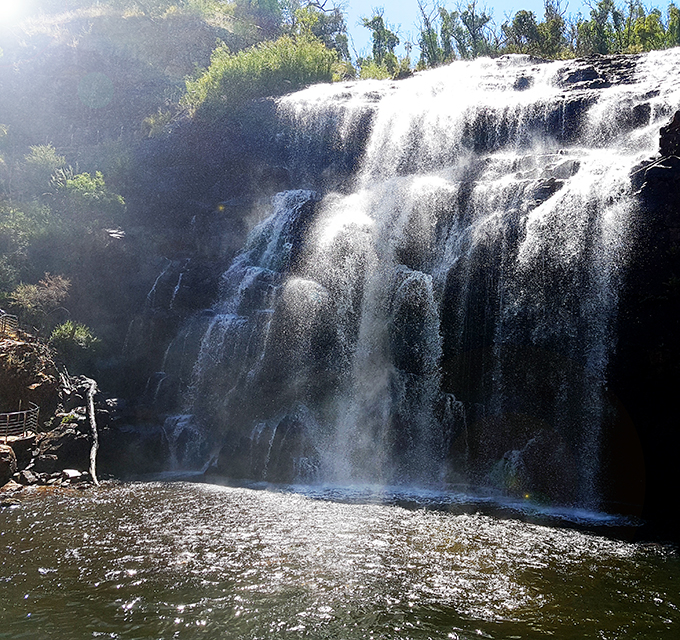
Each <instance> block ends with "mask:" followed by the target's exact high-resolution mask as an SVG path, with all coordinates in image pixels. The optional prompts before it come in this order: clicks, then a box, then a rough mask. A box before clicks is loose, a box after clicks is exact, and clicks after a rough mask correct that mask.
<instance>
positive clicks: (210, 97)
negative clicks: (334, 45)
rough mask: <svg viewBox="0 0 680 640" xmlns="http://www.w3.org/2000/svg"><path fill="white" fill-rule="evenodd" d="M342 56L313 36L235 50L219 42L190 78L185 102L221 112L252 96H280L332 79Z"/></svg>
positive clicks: (199, 109)
mask: <svg viewBox="0 0 680 640" xmlns="http://www.w3.org/2000/svg"><path fill="white" fill-rule="evenodd" d="M336 60H337V54H336V53H335V52H334V51H331V50H329V49H327V48H326V47H325V46H324V44H323V43H322V42H320V41H319V40H317V39H316V38H313V37H305V36H303V37H300V38H291V37H289V36H284V37H282V38H279V39H278V40H276V41H274V42H263V43H261V44H259V45H257V46H255V47H252V48H250V49H247V50H245V51H240V52H239V53H236V54H232V53H231V52H230V51H229V49H228V47H227V46H226V45H220V46H219V47H218V48H217V49H215V51H214V52H213V54H212V57H211V60H210V66H209V67H208V69H207V71H206V72H205V73H204V74H203V75H201V76H200V77H199V78H197V79H196V80H189V81H187V95H186V97H185V106H188V107H189V108H191V109H192V110H194V111H199V112H204V113H205V112H208V113H211V114H212V115H220V114H221V113H222V112H224V111H226V110H227V109H237V108H239V107H240V106H243V105H244V104H245V103H246V102H247V101H249V100H252V99H253V98H259V97H264V96H278V95H282V94H284V93H289V92H291V91H296V90H298V89H300V88H302V87H304V86H306V85H309V84H314V83H316V82H330V81H331V80H332V77H333V64H334V63H335V61H336Z"/></svg>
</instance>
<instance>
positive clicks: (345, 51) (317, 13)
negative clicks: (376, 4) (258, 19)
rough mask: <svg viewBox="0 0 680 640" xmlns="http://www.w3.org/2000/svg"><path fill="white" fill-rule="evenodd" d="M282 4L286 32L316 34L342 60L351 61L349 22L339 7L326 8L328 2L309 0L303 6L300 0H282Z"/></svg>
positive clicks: (292, 34) (301, 34)
mask: <svg viewBox="0 0 680 640" xmlns="http://www.w3.org/2000/svg"><path fill="white" fill-rule="evenodd" d="M280 4H281V7H282V11H283V14H284V23H285V33H287V34H288V35H291V36H294V37H299V36H314V37H315V38H317V39H319V40H321V42H323V43H324V45H325V46H326V47H327V48H328V49H333V50H334V51H336V52H337V54H338V58H339V59H340V60H343V61H347V62H350V54H349V42H348V40H347V24H346V23H345V17H344V15H343V14H342V11H341V9H340V8H339V7H337V6H333V7H331V8H329V9H326V2H324V3H318V2H307V4H306V5H305V6H303V5H302V4H301V1H300V0H282V2H281V3H280Z"/></svg>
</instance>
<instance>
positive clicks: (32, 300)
mask: <svg viewBox="0 0 680 640" xmlns="http://www.w3.org/2000/svg"><path fill="white" fill-rule="evenodd" d="M70 287H71V281H70V280H69V279H68V278H65V277H64V276H61V275H54V276H53V275H51V274H49V273H46V274H45V277H44V278H43V279H42V280H40V281H39V282H38V283H37V284H24V283H22V284H20V285H19V286H18V287H17V288H16V289H15V290H14V291H13V292H12V293H11V294H10V295H9V300H10V302H11V304H12V308H13V309H14V310H15V311H16V312H17V315H18V316H19V317H20V318H21V321H22V322H24V323H28V324H33V325H39V326H42V325H43V324H44V322H45V320H46V318H47V316H48V315H49V314H50V313H52V312H53V311H55V310H56V309H58V308H60V307H61V306H62V303H63V302H64V301H65V300H66V298H67V297H68V292H69V289H70Z"/></svg>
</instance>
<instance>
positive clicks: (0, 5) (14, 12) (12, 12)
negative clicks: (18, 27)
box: [0, 0, 25, 22]
mask: <svg viewBox="0 0 680 640" xmlns="http://www.w3.org/2000/svg"><path fill="white" fill-rule="evenodd" d="M24 5H25V2H24V1H23V0H0V20H2V21H3V22H4V21H5V20H9V19H11V18H16V17H17V16H18V15H19V13H20V12H21V9H22V8H24Z"/></svg>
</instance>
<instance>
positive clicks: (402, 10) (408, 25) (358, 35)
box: [341, 0, 668, 55]
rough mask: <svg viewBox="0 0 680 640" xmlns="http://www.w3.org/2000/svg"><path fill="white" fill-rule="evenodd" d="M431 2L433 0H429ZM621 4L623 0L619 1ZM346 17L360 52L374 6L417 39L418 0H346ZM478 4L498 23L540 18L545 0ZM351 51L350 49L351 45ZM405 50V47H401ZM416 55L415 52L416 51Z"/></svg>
mask: <svg viewBox="0 0 680 640" xmlns="http://www.w3.org/2000/svg"><path fill="white" fill-rule="evenodd" d="M467 2H468V0H461V2H457V0H445V1H444V6H446V8H447V9H449V10H453V9H455V8H456V7H457V5H458V4H461V5H463V6H465V5H467ZM427 4H429V6H432V4H433V0H429V2H428V3H427ZM617 4H621V2H617ZM644 4H645V5H646V6H650V5H651V6H659V7H661V8H662V10H663V9H665V8H666V7H667V6H668V1H667V0H660V1H658V2H653V3H650V2H644ZM341 6H343V8H344V11H345V16H346V18H347V27H348V29H349V34H350V37H351V38H352V40H353V42H354V49H355V50H356V52H357V54H359V55H362V54H363V55H366V54H370V50H371V34H370V31H369V30H368V29H366V28H365V27H363V26H359V23H360V19H361V18H362V17H370V16H371V14H372V12H373V8H380V7H382V8H383V9H384V15H385V19H386V21H387V22H388V23H389V24H391V25H392V26H393V27H397V33H398V35H399V37H400V39H401V40H402V41H403V40H405V39H406V38H408V36H409V35H410V36H411V38H410V39H411V41H412V42H414V43H417V41H418V23H419V19H418V17H419V12H418V0H344V3H341ZM478 6H480V7H484V6H486V8H487V11H488V12H491V13H492V16H493V18H494V20H495V22H496V23H498V24H501V23H503V22H504V21H505V17H506V16H511V15H513V14H514V13H515V12H517V11H519V10H520V9H526V10H527V11H533V12H534V13H535V14H536V17H537V18H539V19H541V18H542V17H543V0H489V1H488V2H484V0H478ZM562 6H563V7H567V15H568V14H574V15H575V14H577V13H578V12H579V11H580V12H581V13H583V15H588V13H589V9H588V7H587V5H585V3H584V2H583V0H570V1H568V0H563V1H562ZM350 51H351V49H350ZM401 53H403V50H402V51H401ZM414 55H415V54H414Z"/></svg>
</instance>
